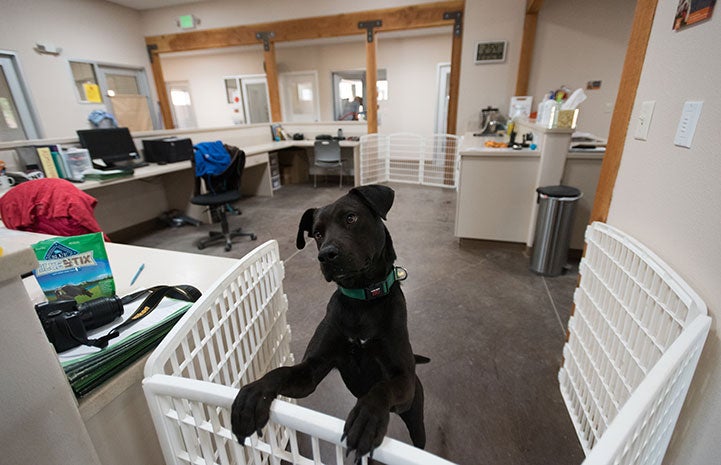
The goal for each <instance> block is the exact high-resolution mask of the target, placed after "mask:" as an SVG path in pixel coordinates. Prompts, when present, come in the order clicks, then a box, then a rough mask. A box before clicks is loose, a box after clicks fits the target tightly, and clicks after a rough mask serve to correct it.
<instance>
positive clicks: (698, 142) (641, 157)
mask: <svg viewBox="0 0 721 465" xmlns="http://www.w3.org/2000/svg"><path fill="white" fill-rule="evenodd" d="M676 4H677V2H675V1H659V2H658V7H657V10H656V15H655V19H654V24H653V29H652V31H651V37H650V40H649V45H648V50H647V52H646V60H645V63H644V66H643V72H642V75H641V80H640V84H639V87H638V93H637V95H636V101H635V103H634V110H633V113H632V115H631V124H630V127H629V128H628V132H629V136H627V138H626V145H625V148H624V152H623V159H622V161H621V165H620V169H619V173H618V178H617V180H616V185H615V188H614V190H613V198H612V203H611V207H610V211H609V216H608V223H609V224H611V225H613V226H616V227H618V228H620V229H622V230H624V231H626V232H628V233H629V234H631V235H632V236H634V237H636V238H637V239H639V240H640V241H641V242H643V243H644V244H646V245H647V246H648V247H649V248H650V249H651V250H653V251H654V252H655V253H656V254H658V255H659V256H660V257H661V258H662V259H664V260H665V261H666V262H668V263H669V264H670V265H671V266H672V267H673V268H674V269H675V270H676V271H677V272H678V273H679V274H680V275H681V276H682V277H683V278H684V279H685V280H687V281H688V283H689V284H690V285H691V287H693V288H694V289H695V290H696V291H697V292H698V293H699V294H700V295H701V297H702V298H703V299H704V300H705V301H706V304H707V305H708V308H709V314H710V315H711V317H712V326H711V332H710V334H709V338H708V340H707V342H706V346H705V348H704V351H703V354H702V355H701V361H700V364H699V366H698V369H697V371H696V376H695V378H694V381H693V384H692V385H691V389H690V391H689V395H688V398H687V400H686V404H685V406H684V408H683V411H682V413H681V418H680V421H679V423H678V425H677V427H676V431H675V434H674V436H673V438H672V442H671V446H670V448H669V452H668V455H667V457H666V460H665V462H664V463H666V464H684V465H706V464H712V463H719V460H720V459H719V450H720V449H719V444H721V344H720V343H719V342H720V340H719V338H720V336H719V331H720V330H721V287H720V286H719V277H720V276H721V274H720V271H721V240H720V239H721V232H720V231H721V229H719V218H721V182H719V173H721V150H720V149H719V145H718V142H719V138H718V123H719V121H721V88H720V87H719V85H718V79H717V78H718V76H721V60H719V54H718V48H717V47H716V46H715V45H714V44H717V43H718V39H719V37H721V14H719V12H718V11H716V12H715V13H716V14H714V16H713V17H712V18H711V19H710V20H708V21H706V22H704V23H700V24H697V25H695V26H692V27H690V28H688V29H686V30H682V31H680V32H674V31H672V30H671V26H672V24H673V18H674V13H675V8H676ZM647 100H655V101H656V108H655V111H654V114H653V118H652V120H651V125H650V128H649V134H648V140H647V141H638V140H635V139H634V138H633V133H634V131H635V127H636V121H637V118H638V114H639V107H640V105H641V102H643V101H647ZM686 100H703V102H704V104H703V110H702V113H701V118H700V120H699V123H698V127H697V128H696V133H695V136H694V138H693V145H692V147H691V148H690V149H686V148H681V147H677V146H675V145H674V144H673V138H674V134H675V132H676V127H677V125H678V122H679V119H680V116H681V109H682V106H683V103H684V101H686Z"/></svg>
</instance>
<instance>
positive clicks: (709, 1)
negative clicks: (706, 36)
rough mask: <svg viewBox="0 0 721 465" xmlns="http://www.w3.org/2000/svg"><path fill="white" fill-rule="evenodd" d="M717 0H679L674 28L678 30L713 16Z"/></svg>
mask: <svg viewBox="0 0 721 465" xmlns="http://www.w3.org/2000/svg"><path fill="white" fill-rule="evenodd" d="M715 4H716V0H679V2H678V6H676V16H675V17H674V19H673V30H674V31H678V30H680V29H683V28H685V27H686V26H690V25H691V24H695V23H698V22H699V21H703V20H705V19H709V18H710V17H711V13H713V7H714V5H715Z"/></svg>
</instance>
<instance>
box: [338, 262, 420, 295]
mask: <svg viewBox="0 0 721 465" xmlns="http://www.w3.org/2000/svg"><path fill="white" fill-rule="evenodd" d="M407 277H408V272H407V271H406V270H405V269H404V268H402V267H400V266H396V267H394V268H393V269H392V270H391V272H390V273H388V276H386V279H384V280H383V281H381V282H379V283H375V284H372V285H370V286H368V287H364V288H360V289H348V288H346V287H341V286H338V290H339V291H340V292H341V294H343V295H344V296H346V297H350V298H351V299H356V300H373V299H377V298H379V297H383V296H386V295H388V293H389V292H390V291H391V287H392V286H393V283H395V282H396V281H403V280H404V279H406V278H407Z"/></svg>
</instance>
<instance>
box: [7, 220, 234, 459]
mask: <svg viewBox="0 0 721 465" xmlns="http://www.w3.org/2000/svg"><path fill="white" fill-rule="evenodd" d="M48 237H50V236H47V235H42V234H33V233H24V232H19V231H11V230H8V229H5V228H0V246H1V247H3V249H4V250H5V252H4V254H3V255H2V256H0V302H2V303H1V304H0V312H1V313H2V318H3V325H2V329H1V330H0V333H1V335H0V367H1V368H2V372H3V385H2V389H1V390H0V405H2V407H1V408H2V415H1V416H2V418H3V422H2V427H0V450H2V451H3V460H4V461H7V462H8V463H72V464H77V465H85V464H89V465H99V464H100V463H102V464H103V465H116V464H117V465H121V464H130V463H132V464H138V465H142V464H147V465H151V464H152V465H157V464H160V463H163V458H162V453H161V451H160V446H159V444H158V442H157V439H156V433H155V428H154V426H153V423H152V421H151V418H150V413H149V412H148V409H147V404H146V402H145V398H144V396H143V393H142V389H141V385H140V383H141V381H142V378H143V365H144V363H145V357H144V358H143V359H141V360H139V361H137V362H136V363H135V364H133V365H132V366H131V367H129V368H127V369H126V370H125V371H123V372H122V373H120V374H118V375H117V376H116V377H115V378H113V379H112V380H110V381H108V382H107V383H105V384H104V385H103V386H101V387H100V388H98V389H96V390H95V391H93V392H92V393H91V394H89V395H88V396H87V397H85V398H83V399H81V400H80V401H79V402H77V401H76V400H75V397H74V395H73V393H72V391H71V389H70V386H69V384H68V382H67V379H66V378H65V374H64V373H63V371H62V369H61V368H60V364H59V362H58V360H57V355H56V354H55V351H54V350H53V348H52V346H51V345H50V344H49V343H48V342H47V339H46V338H45V334H44V333H43V330H42V327H41V326H40V322H39V320H38V319H37V316H36V315H35V311H34V309H33V305H34V304H35V303H37V302H41V301H43V300H44V298H43V295H42V291H41V290H40V287H39V286H38V284H37V281H35V278H33V277H30V278H26V279H25V280H22V281H21V280H20V278H19V275H20V274H23V273H26V272H28V271H30V270H31V269H32V268H35V267H36V266H37V262H36V261H35V254H34V252H32V250H30V249H29V248H28V246H29V245H30V244H32V243H35V242H37V241H39V240H42V239H46V238H48ZM106 248H107V251H108V257H109V259H110V266H111V268H112V270H113V276H114V278H115V283H116V287H117V293H118V295H126V294H128V293H130V292H132V291H133V290H137V289H142V288H145V287H149V286H152V285H156V284H191V285H193V286H195V287H197V288H198V289H200V290H201V291H205V290H207V289H209V288H210V287H211V286H212V284H213V283H214V282H215V281H216V280H217V279H218V278H220V277H221V276H222V275H223V274H224V273H225V272H226V271H227V270H228V269H230V267H232V266H233V264H234V263H235V262H236V260H234V259H230V258H223V257H213V256H206V255H195V254H189V253H183V252H172V251H167V250H158V249H148V248H144V247H136V246H130V245H122V244H112V243H108V244H106ZM140 263H145V270H144V271H143V273H142V274H141V275H140V278H139V279H138V282H136V284H135V285H134V286H132V287H131V286H130V280H131V279H132V276H133V275H134V274H135V272H136V271H137V269H138V266H139V265H140Z"/></svg>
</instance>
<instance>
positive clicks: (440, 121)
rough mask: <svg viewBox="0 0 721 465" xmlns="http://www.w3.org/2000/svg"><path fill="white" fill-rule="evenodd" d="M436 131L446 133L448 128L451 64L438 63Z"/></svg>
mask: <svg viewBox="0 0 721 465" xmlns="http://www.w3.org/2000/svg"><path fill="white" fill-rule="evenodd" d="M436 68H437V78H436V82H437V83H438V88H437V91H436V124H435V133H436V134H445V133H446V131H447V128H448V103H449V102H450V99H451V64H450V63H438V66H437V67H436Z"/></svg>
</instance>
